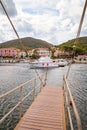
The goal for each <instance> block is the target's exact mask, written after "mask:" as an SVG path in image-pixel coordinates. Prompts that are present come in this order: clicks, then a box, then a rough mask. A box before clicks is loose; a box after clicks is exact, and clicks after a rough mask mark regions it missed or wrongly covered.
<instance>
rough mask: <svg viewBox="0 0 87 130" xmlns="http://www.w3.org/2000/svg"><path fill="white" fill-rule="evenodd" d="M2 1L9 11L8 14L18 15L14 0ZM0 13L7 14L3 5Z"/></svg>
mask: <svg viewBox="0 0 87 130" xmlns="http://www.w3.org/2000/svg"><path fill="white" fill-rule="evenodd" d="M2 3H3V5H4V7H5V9H6V11H7V12H8V14H9V15H10V16H11V17H13V16H15V15H17V10H16V7H15V3H14V2H13V0H4V1H2ZM0 13H1V14H3V15H4V14H5V13H4V11H3V8H2V7H1V5H0Z"/></svg>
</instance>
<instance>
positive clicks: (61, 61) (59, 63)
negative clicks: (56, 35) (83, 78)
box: [58, 59, 68, 67]
mask: <svg viewBox="0 0 87 130" xmlns="http://www.w3.org/2000/svg"><path fill="white" fill-rule="evenodd" d="M58 65H59V67H64V66H66V65H68V61H67V60H65V59H59V60H58Z"/></svg>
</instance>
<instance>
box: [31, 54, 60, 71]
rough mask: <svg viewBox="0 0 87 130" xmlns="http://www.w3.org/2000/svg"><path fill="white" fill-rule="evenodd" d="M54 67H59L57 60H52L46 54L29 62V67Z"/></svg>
mask: <svg viewBox="0 0 87 130" xmlns="http://www.w3.org/2000/svg"><path fill="white" fill-rule="evenodd" d="M53 67H54V68H55V67H59V65H58V63H57V62H53V60H52V59H51V58H50V57H48V56H46V57H40V58H39V59H38V60H35V61H34V62H31V63H30V68H53Z"/></svg>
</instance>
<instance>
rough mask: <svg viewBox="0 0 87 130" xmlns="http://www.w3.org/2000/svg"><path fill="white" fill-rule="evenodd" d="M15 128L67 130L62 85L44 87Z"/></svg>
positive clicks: (18, 129) (21, 129) (23, 129)
mask: <svg viewBox="0 0 87 130" xmlns="http://www.w3.org/2000/svg"><path fill="white" fill-rule="evenodd" d="M14 130H66V128H65V118H64V98H63V90H62V87H51V86H49V87H44V88H43V89H42V91H41V92H40V94H39V95H38V96H37V97H36V99H35V100H34V102H33V103H32V105H31V106H30V108H29V109H28V110H27V112H26V113H25V114H24V116H23V117H22V118H21V120H20V121H19V123H18V124H17V126H16V127H15V129H14Z"/></svg>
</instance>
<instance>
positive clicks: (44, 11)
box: [0, 0, 87, 45]
mask: <svg viewBox="0 0 87 130" xmlns="http://www.w3.org/2000/svg"><path fill="white" fill-rule="evenodd" d="M2 2H3V4H4V6H5V8H6V10H7V12H8V14H9V16H10V18H11V20H12V22H13V24H14V26H15V28H16V30H17V31H18V34H19V36H20V37H34V38H39V39H42V40H45V41H47V42H50V43H52V44H54V45H58V44H61V43H62V42H66V41H68V40H70V39H73V38H75V37H76V33H77V29H78V25H79V21H80V18H81V14H82V10H83V7H84V3H85V0H2ZM86 19H87V13H86V16H85V19H84V24H83V27H82V31H81V36H87V22H86V21H87V20H86ZM16 38H17V37H16V35H15V33H14V31H13V29H12V27H11V25H10V24H9V21H8V19H7V17H6V16H5V14H4V12H3V9H2V7H1V5H0V43H2V42H5V41H8V40H12V39H16Z"/></svg>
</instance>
